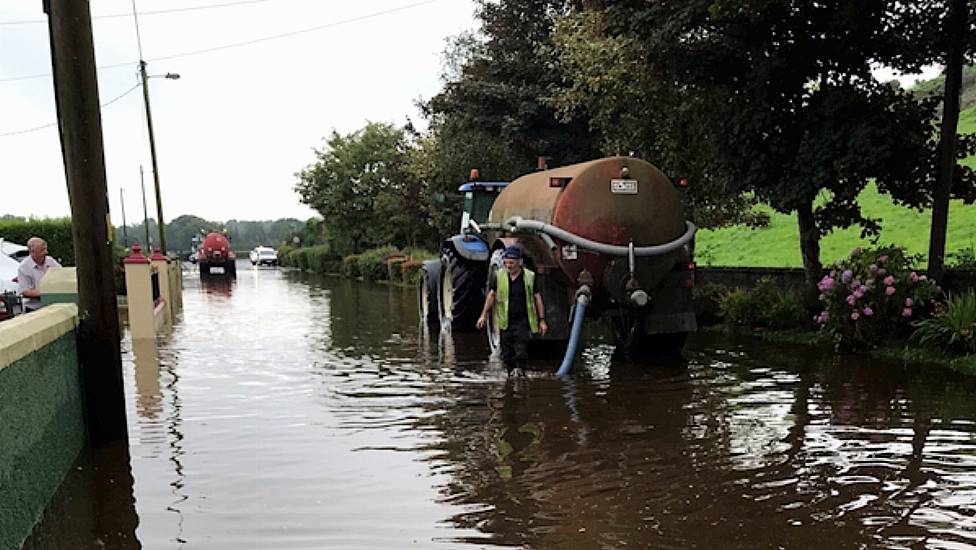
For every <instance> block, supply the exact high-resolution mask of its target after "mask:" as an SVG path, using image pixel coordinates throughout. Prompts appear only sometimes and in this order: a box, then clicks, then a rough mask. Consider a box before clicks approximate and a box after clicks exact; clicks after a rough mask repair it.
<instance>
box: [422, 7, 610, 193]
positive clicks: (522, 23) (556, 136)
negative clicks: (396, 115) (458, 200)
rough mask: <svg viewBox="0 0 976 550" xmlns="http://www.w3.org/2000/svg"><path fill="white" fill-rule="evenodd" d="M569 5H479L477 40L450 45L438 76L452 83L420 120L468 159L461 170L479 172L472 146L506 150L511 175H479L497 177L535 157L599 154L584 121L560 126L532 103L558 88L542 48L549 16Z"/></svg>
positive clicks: (574, 158) (569, 159)
mask: <svg viewBox="0 0 976 550" xmlns="http://www.w3.org/2000/svg"><path fill="white" fill-rule="evenodd" d="M570 5H571V2H569V1H567V0H500V1H498V2H488V1H482V2H479V8H478V12H477V17H478V19H479V20H480V22H481V29H480V31H481V32H480V37H479V38H480V40H470V39H465V40H458V41H457V42H456V47H455V49H454V50H453V52H452V53H453V55H451V56H450V58H449V61H451V64H452V66H453V67H454V69H453V70H449V71H448V74H446V76H447V77H448V78H451V77H455V78H454V79H452V80H450V81H448V82H447V83H446V85H445V86H444V89H443V90H442V91H441V92H440V93H439V94H437V95H435V96H434V97H433V98H432V99H431V100H430V101H429V102H428V103H427V104H426V105H425V111H426V113H425V114H426V115H427V116H428V117H429V118H430V119H432V121H434V122H436V125H435V126H439V127H440V129H439V130H442V131H444V132H445V135H444V136H443V137H444V138H445V139H444V142H443V143H444V145H445V146H446V147H447V149H445V151H450V150H451V148H453V147H455V146H462V147H464V150H465V151H471V152H472V153H473V156H471V157H469V158H467V161H468V162H469V164H468V165H467V166H466V168H471V167H474V166H479V167H481V166H483V165H482V164H481V163H480V160H479V159H480V158H481V157H482V155H481V154H479V153H478V151H477V149H475V148H473V147H472V145H474V146H479V145H489V146H491V147H492V148H494V149H496V150H497V149H501V150H505V151H506V152H507V154H506V158H507V162H505V164H507V166H508V167H510V168H514V170H513V171H507V172H492V171H487V170H485V171H483V172H482V173H483V174H485V175H488V174H493V176H492V177H497V178H501V179H511V178H512V177H514V176H516V175H520V174H521V173H523V172H526V171H528V170H531V169H532V168H533V167H534V165H535V159H536V157H537V156H548V157H551V158H552V159H553V161H554V163H555V164H559V165H563V164H571V163H573V162H579V161H582V160H589V159H591V158H595V157H597V156H598V155H599V148H598V144H597V141H596V139H595V137H594V136H593V134H592V132H591V131H590V129H589V126H588V124H586V122H585V121H570V122H565V121H560V120H559V119H558V118H557V116H556V113H555V109H553V108H552V107H550V106H548V105H546V104H545V103H544V102H542V101H541V100H540V99H541V98H543V97H545V96H547V95H549V94H550V92H551V89H552V88H554V87H559V86H561V85H562V84H563V79H562V75H561V74H560V73H559V72H558V71H557V70H555V67H554V65H553V63H552V60H551V58H550V56H549V54H548V53H546V52H545V50H544V48H545V47H547V46H551V45H552V37H553V26H554V21H555V18H556V17H557V16H558V15H559V14H561V13H564V12H565V11H566V10H567V9H568V8H569V7H570ZM461 60H463V61H461ZM458 66H460V68H459V69H458ZM465 142H467V143H465ZM472 161H473V162H472ZM464 173H466V170H465V172H461V174H464ZM454 177H457V175H455V176H454Z"/></svg>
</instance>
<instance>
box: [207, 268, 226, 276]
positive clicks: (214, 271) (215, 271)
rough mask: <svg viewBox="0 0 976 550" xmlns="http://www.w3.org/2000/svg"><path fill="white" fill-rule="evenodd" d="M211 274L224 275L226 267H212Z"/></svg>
mask: <svg viewBox="0 0 976 550" xmlns="http://www.w3.org/2000/svg"><path fill="white" fill-rule="evenodd" d="M210 274H211V275H223V274H224V268H222V267H211V268H210Z"/></svg>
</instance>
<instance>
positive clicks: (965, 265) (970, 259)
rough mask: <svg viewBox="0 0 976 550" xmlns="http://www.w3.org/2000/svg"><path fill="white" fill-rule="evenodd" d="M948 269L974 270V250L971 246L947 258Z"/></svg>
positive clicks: (975, 251)
mask: <svg viewBox="0 0 976 550" xmlns="http://www.w3.org/2000/svg"><path fill="white" fill-rule="evenodd" d="M947 259H948V262H947V265H946V267H948V268H949V269H976V248H974V247H973V245H972V244H970V245H969V246H967V247H965V248H960V249H958V250H956V251H955V252H951V253H950V254H949V255H948V256H947Z"/></svg>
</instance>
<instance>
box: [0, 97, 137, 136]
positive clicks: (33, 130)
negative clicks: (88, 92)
mask: <svg viewBox="0 0 976 550" xmlns="http://www.w3.org/2000/svg"><path fill="white" fill-rule="evenodd" d="M141 85H142V84H136V85H135V86H133V87H131V88H129V89H128V90H126V91H124V92H122V93H121V94H119V95H117V96H115V97H113V98H112V99H110V100H108V101H106V102H105V103H102V104H101V105H99V108H101V109H104V108H105V107H108V106H109V105H111V104H113V103H115V102H116V101H119V100H120V99H122V98H123V97H125V96H127V95H129V94H131V93H132V92H133V91H135V90H136V88H138V87H139V86H141ZM57 125H58V123H57V122H51V123H49V124H44V125H42V126H34V127H33V128H24V129H23V130H15V131H13V132H5V133H2V134H0V137H9V136H18V135H22V134H29V133H31V132H37V131H40V130H44V129H45V128H50V127H52V126H57Z"/></svg>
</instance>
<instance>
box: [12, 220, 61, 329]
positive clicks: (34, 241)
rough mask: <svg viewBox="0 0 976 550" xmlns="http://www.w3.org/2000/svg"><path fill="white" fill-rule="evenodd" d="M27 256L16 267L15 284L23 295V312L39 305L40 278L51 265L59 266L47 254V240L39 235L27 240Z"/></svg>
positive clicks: (33, 309)
mask: <svg viewBox="0 0 976 550" xmlns="http://www.w3.org/2000/svg"><path fill="white" fill-rule="evenodd" d="M27 250H28V252H29V253H30V255H29V256H27V257H26V258H24V261H22V262H20V267H19V268H18V269H17V284H18V285H20V292H21V294H22V295H23V296H24V298H25V300H24V312H25V313H27V312H30V311H35V310H37V309H38V308H40V307H41V279H43V278H44V275H46V274H47V270H48V269H50V268H52V267H61V264H59V263H58V262H57V260H55V259H54V258H51V257H49V256H48V255H47V242H45V241H44V239H42V238H40V237H31V238H30V239H29V240H28V241H27Z"/></svg>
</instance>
